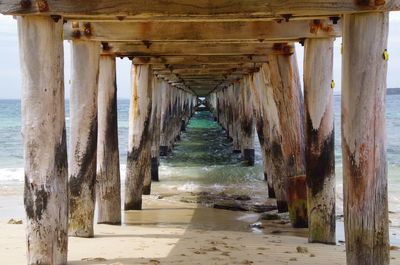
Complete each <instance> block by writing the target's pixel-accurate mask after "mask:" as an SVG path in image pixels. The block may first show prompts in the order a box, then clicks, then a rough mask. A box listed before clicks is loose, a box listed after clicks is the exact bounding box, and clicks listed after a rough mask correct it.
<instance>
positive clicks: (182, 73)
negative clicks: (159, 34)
mask: <svg viewBox="0 0 400 265" xmlns="http://www.w3.org/2000/svg"><path fill="white" fill-rule="evenodd" d="M252 72H254V69H253V68H248V69H247V68H241V69H231V68H228V69H218V68H217V69H175V70H172V71H171V70H156V71H154V73H155V74H159V75H169V74H175V75H178V76H181V77H185V76H190V75H222V76H223V75H230V74H249V73H252Z"/></svg>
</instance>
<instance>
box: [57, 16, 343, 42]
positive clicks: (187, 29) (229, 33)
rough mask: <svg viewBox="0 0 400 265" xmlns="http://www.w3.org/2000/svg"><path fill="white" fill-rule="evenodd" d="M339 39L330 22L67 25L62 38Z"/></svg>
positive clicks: (336, 29)
mask: <svg viewBox="0 0 400 265" xmlns="http://www.w3.org/2000/svg"><path fill="white" fill-rule="evenodd" d="M340 35H341V26H340V22H339V23H337V24H333V22H332V21H330V20H296V21H290V22H280V23H278V22H276V21H250V22H243V21H228V22H227V21H222V22H207V23H204V22H155V21H151V22H119V23H112V22H111V23H110V22H92V23H78V22H69V23H66V24H65V26H64V38H65V39H67V40H72V39H82V40H96V41H108V42H111V41H146V42H148V41H150V42H152V41H227V40H229V41H248V40H253V41H255V40H258V41H260V42H263V41H277V42H279V41H298V40H300V39H304V38H327V37H338V36H340Z"/></svg>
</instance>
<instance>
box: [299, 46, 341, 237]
mask: <svg viewBox="0 0 400 265" xmlns="http://www.w3.org/2000/svg"><path fill="white" fill-rule="evenodd" d="M333 41H334V40H333V39H309V40H306V42H305V49H304V105H305V136H306V176H307V211H308V228H309V233H308V241H309V242H312V243H313V242H314V243H327V244H335V243H336V236H335V232H336V215H335V186H336V181H335V150H334V149H335V145H334V138H335V134H334V131H333V125H334V122H333V89H332V88H331V82H332V77H333V73H332V72H333Z"/></svg>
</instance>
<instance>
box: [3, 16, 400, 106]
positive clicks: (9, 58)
mask: <svg viewBox="0 0 400 265" xmlns="http://www.w3.org/2000/svg"><path fill="white" fill-rule="evenodd" d="M340 44H341V39H337V40H336V42H335V51H334V79H335V81H336V88H335V90H336V93H340V78H341V74H340V71H341V54H340ZM64 47H65V78H66V80H69V76H70V51H69V44H68V43H67V42H65V45H64ZM32 48H33V49H34V47H32ZM296 51H297V56H298V62H299V68H300V74H301V75H302V74H303V69H302V68H303V67H302V62H303V47H301V46H300V45H296ZM388 51H389V56H390V60H389V71H388V87H400V12H391V14H390V32H389V45H388ZM129 74H130V61H129V60H128V59H124V60H121V59H117V79H118V98H129V94H130V76H129ZM20 79H21V77H20V69H19V55H18V36H17V23H16V20H14V19H13V18H12V17H9V16H3V15H0V99H18V98H20V94H21V89H20V85H21V82H20ZM65 84H66V87H65V88H66V97H67V98H68V93H69V92H68V90H69V83H68V81H66V83H65Z"/></svg>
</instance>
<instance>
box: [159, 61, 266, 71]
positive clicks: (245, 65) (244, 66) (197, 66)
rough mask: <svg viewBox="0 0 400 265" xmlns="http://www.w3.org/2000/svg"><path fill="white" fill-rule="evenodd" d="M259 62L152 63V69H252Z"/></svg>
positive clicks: (257, 65)
mask: <svg viewBox="0 0 400 265" xmlns="http://www.w3.org/2000/svg"><path fill="white" fill-rule="evenodd" d="M260 66H261V63H244V62H240V61H238V62H234V63H230V64H174V65H168V64H165V65H161V64H159V65H154V66H153V67H152V69H153V70H154V71H158V70H170V71H175V70H230V71H236V70H253V69H258V68H260Z"/></svg>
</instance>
